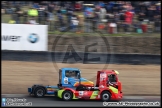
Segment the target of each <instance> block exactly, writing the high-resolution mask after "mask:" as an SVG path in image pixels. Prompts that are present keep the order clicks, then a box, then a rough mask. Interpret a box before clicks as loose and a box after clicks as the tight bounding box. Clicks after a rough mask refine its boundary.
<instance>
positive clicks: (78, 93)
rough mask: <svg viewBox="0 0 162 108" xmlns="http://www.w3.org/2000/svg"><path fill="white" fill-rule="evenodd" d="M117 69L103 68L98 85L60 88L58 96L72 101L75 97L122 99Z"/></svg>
mask: <svg viewBox="0 0 162 108" xmlns="http://www.w3.org/2000/svg"><path fill="white" fill-rule="evenodd" d="M118 74H119V72H118V71H116V70H102V71H98V72H97V79H96V86H93V87H92V86H86V87H84V89H82V90H77V89H74V88H69V87H65V88H60V89H59V90H58V91H57V94H56V95H57V97H58V98H60V99H62V100H64V101H70V100H73V99H95V100H102V101H110V100H121V99H122V97H123V93H122V84H121V82H120V81H119V79H118V76H117V75H118Z"/></svg>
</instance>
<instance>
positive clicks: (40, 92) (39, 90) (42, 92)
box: [34, 87, 45, 98]
mask: <svg viewBox="0 0 162 108" xmlns="http://www.w3.org/2000/svg"><path fill="white" fill-rule="evenodd" d="M44 95H45V89H44V88H42V87H37V88H36V89H35V90H34V96H35V97H39V98H41V97H44Z"/></svg>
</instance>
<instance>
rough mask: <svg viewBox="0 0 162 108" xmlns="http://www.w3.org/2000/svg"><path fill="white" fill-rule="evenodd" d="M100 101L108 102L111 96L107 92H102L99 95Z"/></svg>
mask: <svg viewBox="0 0 162 108" xmlns="http://www.w3.org/2000/svg"><path fill="white" fill-rule="evenodd" d="M100 97H101V100H102V101H104V102H105V101H106V102H108V101H110V99H111V94H110V92H109V91H103V92H102V93H101V96H100Z"/></svg>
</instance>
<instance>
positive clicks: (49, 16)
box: [47, 4, 54, 29]
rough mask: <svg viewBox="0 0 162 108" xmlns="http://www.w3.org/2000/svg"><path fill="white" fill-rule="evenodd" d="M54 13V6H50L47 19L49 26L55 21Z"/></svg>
mask: <svg viewBox="0 0 162 108" xmlns="http://www.w3.org/2000/svg"><path fill="white" fill-rule="evenodd" d="M53 11H54V5H53V4H49V5H48V19H47V22H48V25H51V23H52V21H53V20H54V14H53ZM50 29H51V26H50Z"/></svg>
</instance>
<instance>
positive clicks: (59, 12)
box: [57, 10, 64, 27]
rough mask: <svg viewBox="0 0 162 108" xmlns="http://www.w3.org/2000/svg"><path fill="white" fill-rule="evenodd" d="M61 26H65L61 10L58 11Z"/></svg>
mask: <svg viewBox="0 0 162 108" xmlns="http://www.w3.org/2000/svg"><path fill="white" fill-rule="evenodd" d="M57 16H58V20H59V25H60V27H63V26H64V18H63V15H62V13H61V11H60V10H58V12H57Z"/></svg>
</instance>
